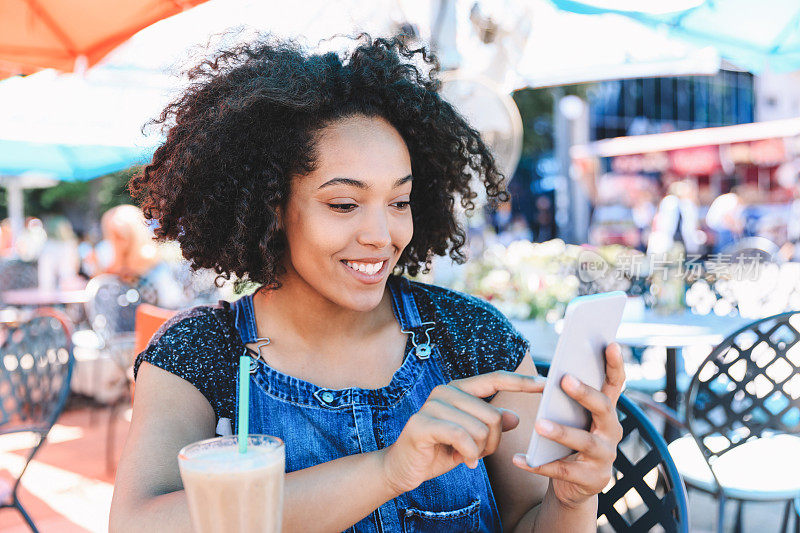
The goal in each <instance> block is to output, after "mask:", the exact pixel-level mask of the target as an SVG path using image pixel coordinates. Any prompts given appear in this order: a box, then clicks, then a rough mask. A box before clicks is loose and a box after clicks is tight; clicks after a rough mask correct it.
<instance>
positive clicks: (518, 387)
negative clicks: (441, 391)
mask: <svg viewBox="0 0 800 533" xmlns="http://www.w3.org/2000/svg"><path fill="white" fill-rule="evenodd" d="M545 381H546V380H545V379H544V378H542V377H541V376H526V375H525V374H518V373H517V372H508V371H506V370H496V371H494V372H490V373H488V374H480V375H478V376H472V377H469V378H464V379H457V380H454V381H452V382H451V383H450V385H452V386H453V387H456V388H457V389H459V390H462V391H464V392H466V393H467V394H472V395H473V396H477V397H479V398H486V397H487V396H491V395H492V394H495V393H498V392H500V391H509V392H542V391H543V390H544V384H545Z"/></svg>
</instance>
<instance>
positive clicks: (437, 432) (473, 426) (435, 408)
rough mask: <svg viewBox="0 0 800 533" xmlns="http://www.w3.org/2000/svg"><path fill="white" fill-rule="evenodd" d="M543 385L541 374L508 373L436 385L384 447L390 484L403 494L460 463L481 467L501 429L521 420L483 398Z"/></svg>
mask: <svg viewBox="0 0 800 533" xmlns="http://www.w3.org/2000/svg"><path fill="white" fill-rule="evenodd" d="M543 388H544V380H542V379H540V378H538V377H535V376H525V375H522V374H516V373H514V372H505V371H497V372H491V373H489V374H482V375H480V376H474V377H471V378H466V379H460V380H455V381H451V382H450V383H448V384H447V385H439V386H437V387H436V388H434V389H433V391H432V392H431V394H430V396H429V397H428V399H427V400H426V401H425V404H424V405H423V406H422V408H421V409H420V410H419V411H418V412H417V413H415V414H414V415H413V416H412V417H411V418H410V419H409V420H408V422H407V423H406V425H405V427H404V428H403V431H402V432H401V433H400V436H399V437H398V438H397V441H396V442H395V443H394V444H392V445H391V446H389V447H388V448H385V449H384V450H383V462H384V472H385V475H386V481H387V483H388V484H389V485H390V486H391V487H392V489H393V490H394V491H395V492H397V493H398V494H401V493H403V492H408V491H410V490H413V489H415V488H416V487H418V486H419V485H420V484H421V483H422V482H423V481H427V480H428V479H432V478H435V477H436V476H440V475H442V474H444V473H445V472H449V471H450V470H452V469H453V468H455V467H456V466H457V465H458V464H459V463H465V464H466V465H467V466H469V467H470V468H477V466H478V461H479V460H480V459H481V458H482V457H485V456H487V455H490V454H492V453H494V451H495V450H496V449H497V445H498V443H499V442H500V435H501V433H502V432H503V431H508V430H510V429H514V428H515V427H517V424H519V418H518V417H517V415H516V414H514V413H513V412H511V411H508V410H505V409H499V408H496V407H492V406H491V405H490V404H489V403H487V402H485V401H484V400H482V399H481V398H484V397H487V396H491V395H492V394H495V393H496V392H499V391H515V392H532V393H540V392H542V389H543Z"/></svg>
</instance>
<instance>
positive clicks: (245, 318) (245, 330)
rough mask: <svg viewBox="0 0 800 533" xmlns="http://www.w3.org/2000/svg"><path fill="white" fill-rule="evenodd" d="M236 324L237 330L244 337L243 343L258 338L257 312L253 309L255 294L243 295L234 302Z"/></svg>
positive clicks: (254, 340)
mask: <svg viewBox="0 0 800 533" xmlns="http://www.w3.org/2000/svg"><path fill="white" fill-rule="evenodd" d="M232 307H233V316H234V324H235V325H236V331H237V332H239V336H240V337H241V338H242V343H243V344H249V343H252V342H256V340H258V330H257V329H256V314H255V310H254V309H253V295H252V294H248V295H246V296H242V297H241V298H239V299H238V300H236V301H235V302H233V304H232Z"/></svg>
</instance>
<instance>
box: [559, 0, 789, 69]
mask: <svg viewBox="0 0 800 533" xmlns="http://www.w3.org/2000/svg"><path fill="white" fill-rule="evenodd" d="M550 1H551V2H552V3H553V5H555V6H556V7H558V8H559V9H562V10H564V11H570V12H573V13H581V14H585V15H600V14H607V13H616V14H619V15H624V16H626V17H629V18H632V19H635V20H637V21H639V22H641V23H644V24H647V25H650V26H653V27H656V28H659V29H661V30H663V31H665V32H666V33H668V34H669V35H671V36H674V37H678V38H681V39H683V40H686V41H687V42H690V43H692V44H695V45H699V46H713V47H714V48H716V49H717V51H718V52H719V54H720V55H721V56H722V57H723V58H724V59H727V60H728V61H730V62H731V63H733V64H735V65H737V66H739V67H741V68H744V69H747V70H749V71H751V72H753V73H759V72H762V71H763V70H765V69H769V70H771V71H773V72H790V71H793V70H798V69H800V2H798V1H797V0H764V1H755V0H672V1H667V0H660V1H655V0H642V1H638V2H632V1H629V0H550ZM671 7H672V9H670V8H671Z"/></svg>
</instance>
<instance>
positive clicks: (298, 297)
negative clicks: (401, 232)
mask: <svg viewBox="0 0 800 533" xmlns="http://www.w3.org/2000/svg"><path fill="white" fill-rule="evenodd" d="M281 284H282V285H281V288H280V289H277V290H271V291H267V290H259V291H258V292H257V293H256V294H255V295H254V297H253V304H254V308H255V315H256V322H257V324H258V331H259V335H265V336H267V337H269V336H270V334H272V335H275V334H276V333H275V332H276V331H279V332H280V334H281V335H282V336H284V337H287V338H288V340H290V341H291V342H293V343H297V344H298V345H301V346H303V347H305V348H306V349H308V350H309V351H311V352H318V353H322V352H336V351H338V350H339V349H342V350H345V349H347V347H348V346H352V345H358V344H359V343H360V342H362V341H364V340H365V339H368V338H370V337H372V336H374V335H377V334H379V333H381V332H383V331H385V328H386V327H391V326H393V325H394V324H396V319H395V318H394V314H393V312H392V303H391V293H390V291H389V289H388V287H387V288H386V289H385V290H384V293H383V297H382V298H381V301H380V303H379V304H378V305H377V306H376V307H375V308H374V309H372V310H370V311H355V310H352V309H348V308H345V307H342V306H341V305H338V304H337V303H335V302H332V301H331V300H329V299H328V298H326V297H325V296H324V295H322V294H320V293H319V292H317V291H316V290H315V289H314V288H313V287H311V286H310V285H308V283H306V282H305V281H304V280H302V279H300V278H299V277H296V276H287V277H286V279H282V280H281Z"/></svg>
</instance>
